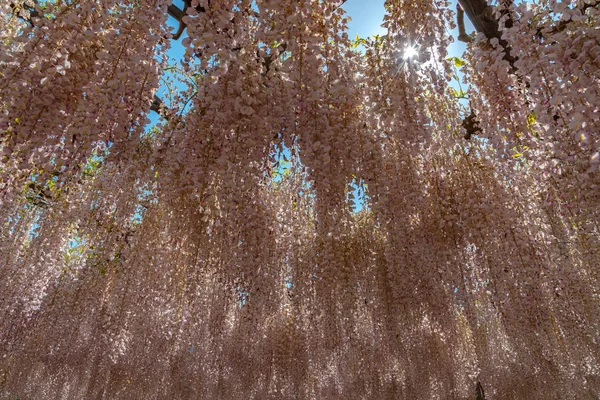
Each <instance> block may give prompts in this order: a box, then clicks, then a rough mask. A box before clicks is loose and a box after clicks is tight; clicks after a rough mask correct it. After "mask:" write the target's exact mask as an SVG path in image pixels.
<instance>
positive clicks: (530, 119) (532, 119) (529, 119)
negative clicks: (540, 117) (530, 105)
mask: <svg viewBox="0 0 600 400" xmlns="http://www.w3.org/2000/svg"><path fill="white" fill-rule="evenodd" d="M533 124H535V111H532V112H530V113H529V115H528V116H527V125H533Z"/></svg>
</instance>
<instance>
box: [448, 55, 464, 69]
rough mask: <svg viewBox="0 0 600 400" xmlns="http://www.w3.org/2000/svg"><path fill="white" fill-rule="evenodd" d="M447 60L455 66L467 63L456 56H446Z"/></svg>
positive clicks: (458, 66)
mask: <svg viewBox="0 0 600 400" xmlns="http://www.w3.org/2000/svg"><path fill="white" fill-rule="evenodd" d="M447 60H448V61H452V62H453V63H454V66H455V67H456V68H460V67H462V66H464V65H467V62H466V61H465V60H463V59H461V58H458V57H448V58H447Z"/></svg>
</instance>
